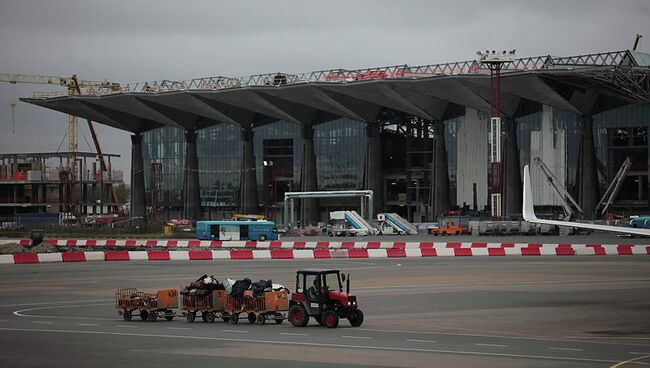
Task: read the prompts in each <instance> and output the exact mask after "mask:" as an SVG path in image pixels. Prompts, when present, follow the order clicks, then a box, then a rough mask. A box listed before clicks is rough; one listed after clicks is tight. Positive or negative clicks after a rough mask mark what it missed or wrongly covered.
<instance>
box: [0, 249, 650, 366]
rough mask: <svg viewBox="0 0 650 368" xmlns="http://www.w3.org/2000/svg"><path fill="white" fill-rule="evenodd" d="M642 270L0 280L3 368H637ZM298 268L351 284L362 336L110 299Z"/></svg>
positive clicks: (629, 266)
mask: <svg viewBox="0 0 650 368" xmlns="http://www.w3.org/2000/svg"><path fill="white" fill-rule="evenodd" d="M649 266H650V258H649V257H647V256H636V255H633V256H624V257H621V256H601V257H591V256H574V257H544V256H542V257H516V258H515V257H442V258H440V257H434V258H401V259H325V260H298V259H294V260H273V261H271V260H250V261H227V260H213V261H198V262H184V261H179V262H162V263H156V262H139V261H132V262H111V263H103V262H102V263H50V264H38V265H15V266H10V267H6V266H5V267H0V292H1V293H2V295H3V297H2V301H1V302H0V346H2V352H1V353H0V365H2V366H7V367H9V366H21V367H42V366H48V367H70V366H87V367H115V366H121V367H161V366H180V365H182V366H190V367H204V366H205V367H215V366H219V367H256V368H257V367H260V366H264V367H305V366H310V367H311V366H313V367H331V366H332V364H336V365H337V366H345V367H432V366H437V367H471V366H480V367H611V366H614V365H615V364H618V363H621V362H625V361H630V360H634V361H633V362H630V363H627V364H626V366H628V364H629V366H634V365H632V364H633V363H634V364H637V365H636V366H643V365H649V364H650V313H648V310H649V309H650V286H649V283H648V282H649V281H650V267H649ZM300 268H339V269H341V270H342V271H344V272H349V273H350V279H351V289H352V292H353V293H355V294H357V296H358V298H359V305H360V307H361V308H362V309H363V311H364V313H365V316H366V318H365V322H364V324H363V325H362V326H361V327H360V328H353V327H350V326H349V324H348V323H347V321H345V320H342V321H341V324H340V327H339V328H337V329H327V328H324V327H320V326H318V325H317V324H315V323H314V321H311V323H310V325H309V326H308V327H305V328H296V327H292V326H291V325H290V324H289V323H287V322H285V323H283V324H281V325H275V324H266V325H264V326H260V325H251V324H248V323H247V322H240V323H239V324H237V325H231V324H226V323H223V322H216V323H214V324H207V323H203V322H200V323H194V324H189V323H187V322H186V321H185V320H184V319H182V318H176V319H174V320H173V321H170V322H167V321H158V322H155V323H152V322H142V321H139V318H137V317H136V318H134V320H133V321H131V322H125V321H123V320H122V319H121V317H120V316H118V315H117V313H116V310H115V307H114V299H113V298H114V291H115V289H117V288H123V287H136V288H138V289H145V290H155V289H159V288H170V287H179V286H180V285H181V284H184V283H188V282H189V281H191V280H193V279H195V278H197V277H198V276H200V275H202V274H204V273H207V274H214V275H215V276H216V277H217V278H219V279H223V278H225V277H231V278H241V277H244V276H248V277H250V278H252V279H254V280H255V279H260V278H271V279H272V280H273V282H275V283H281V284H284V285H285V286H287V287H289V288H290V289H292V290H293V289H294V288H295V271H296V270H297V269H300ZM136 320H137V321H136ZM639 364H642V365H639Z"/></svg>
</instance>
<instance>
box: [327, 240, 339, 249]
mask: <svg viewBox="0 0 650 368" xmlns="http://www.w3.org/2000/svg"><path fill="white" fill-rule="evenodd" d="M340 248H341V242H338V241H337V242H330V247H329V249H340Z"/></svg>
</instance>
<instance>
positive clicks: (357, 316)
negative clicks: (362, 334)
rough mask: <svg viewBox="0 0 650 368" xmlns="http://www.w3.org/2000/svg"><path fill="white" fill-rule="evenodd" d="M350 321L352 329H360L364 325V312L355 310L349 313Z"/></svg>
mask: <svg viewBox="0 0 650 368" xmlns="http://www.w3.org/2000/svg"><path fill="white" fill-rule="evenodd" d="M348 321H349V322H350V325H351V326H352V327H359V326H361V324H362V323H363V312H362V311H361V309H353V310H351V311H349V312H348Z"/></svg>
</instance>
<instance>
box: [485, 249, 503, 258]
mask: <svg viewBox="0 0 650 368" xmlns="http://www.w3.org/2000/svg"><path fill="white" fill-rule="evenodd" d="M487 250H488V256H490V257H503V256H505V255H506V250H505V249H504V248H488V249H487Z"/></svg>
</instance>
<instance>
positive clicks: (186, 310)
mask: <svg viewBox="0 0 650 368" xmlns="http://www.w3.org/2000/svg"><path fill="white" fill-rule="evenodd" d="M226 298H227V294H226V291H225V290H214V291H213V292H211V293H205V294H184V295H182V298H181V299H182V303H181V309H182V310H183V315H184V316H185V319H186V320H187V322H189V323H193V322H194V320H195V319H196V314H197V313H198V312H201V318H202V319H203V322H208V323H213V322H214V321H215V319H216V318H221V319H222V320H223V321H224V322H228V321H229V320H230V314H229V313H228V312H225V311H224V307H225V305H226Z"/></svg>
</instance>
